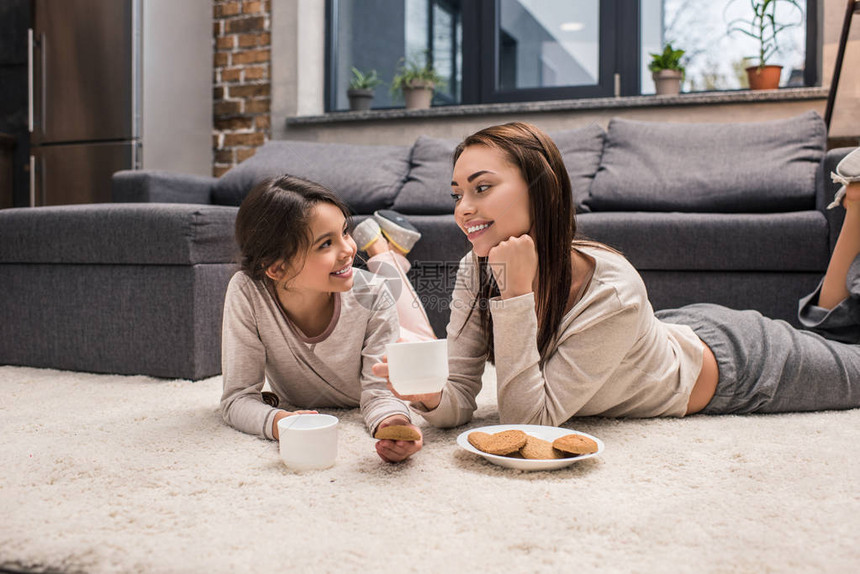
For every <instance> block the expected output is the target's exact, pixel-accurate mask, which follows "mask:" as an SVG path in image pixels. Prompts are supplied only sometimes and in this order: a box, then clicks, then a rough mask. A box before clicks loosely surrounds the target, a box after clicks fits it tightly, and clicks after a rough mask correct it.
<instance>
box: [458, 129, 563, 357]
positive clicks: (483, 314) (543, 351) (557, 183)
mask: <svg viewBox="0 0 860 574" xmlns="http://www.w3.org/2000/svg"><path fill="white" fill-rule="evenodd" d="M475 145H483V146H487V147H490V148H494V149H498V150H500V151H501V152H503V153H504V154H505V156H506V157H507V159H508V161H509V162H510V163H511V164H512V165H514V166H516V167H517V168H519V170H520V173H521V174H522V176H523V179H524V180H525V181H526V183H527V184H528V192H529V206H530V207H529V209H530V210H531V220H532V234H533V237H534V241H535V247H536V249H537V256H538V270H537V274H538V292H537V293H535V298H536V312H537V319H538V334H537V346H538V351H539V352H540V356H541V362H543V361H544V360H545V358H546V355H547V353H548V352H549V350H550V347H551V346H552V344H553V342H554V340H555V337H556V335H557V332H558V328H559V325H560V324H561V320H562V318H563V317H564V310H565V307H566V306H567V301H568V297H569V296H570V286H571V282H572V272H571V255H570V250H571V245H572V243H573V238H574V236H575V235H576V220H575V218H574V207H573V199H572V194H571V186H570V177H568V175H567V169H566V168H565V166H564V161H563V160H562V158H561V153H560V152H559V151H558V148H557V147H556V145H555V143H554V142H553V141H552V139H550V137H549V136H548V135H546V134H545V133H544V132H543V131H541V130H540V129H539V128H537V127H535V126H533V125H530V124H526V123H522V122H512V123H508V124H504V125H499V126H492V127H488V128H485V129H483V130H481V131H479V132H476V133H474V134H472V135H470V136H468V137H467V138H466V139H464V140H463V141H462V142H461V143H460V144H459V145H458V146H457V148H456V149H455V150H454V164H456V163H457V160H458V159H459V157H460V155H461V154H462V153H463V151H464V150H465V149H466V148H467V147H470V146H475ZM478 270H479V277H480V280H479V281H480V282H479V286H478V294H477V295H476V297H475V300H474V302H473V304H472V309H471V311H470V312H469V315H470V316H471V313H472V312H474V310H475V308H477V309H478V312H479V314H480V318H481V326H482V329H483V331H484V335H485V337H486V339H487V341H488V343H489V354H490V355H489V358H490V360H491V361H492V360H494V351H493V318H492V315H490V311H489V299H490V298H492V297H495V296H498V295H499V289H498V287H497V286H496V284H495V281H494V280H493V276H492V273H491V272H490V269H489V267H488V266H487V258H486V257H478ZM464 326H465V325H464Z"/></svg>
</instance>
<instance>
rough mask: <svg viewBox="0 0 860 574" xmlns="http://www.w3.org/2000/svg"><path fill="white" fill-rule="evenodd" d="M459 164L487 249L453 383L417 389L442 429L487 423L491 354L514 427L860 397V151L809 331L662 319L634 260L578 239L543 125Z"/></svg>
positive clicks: (847, 178) (418, 403) (470, 272)
mask: <svg viewBox="0 0 860 574" xmlns="http://www.w3.org/2000/svg"><path fill="white" fill-rule="evenodd" d="M454 162H455V163H454V174H453V181H452V182H451V186H452V192H453V193H452V195H453V198H454V201H455V202H456V208H455V219H456V221H457V223H458V225H459V227H460V228H461V229H462V231H463V233H465V234H466V235H467V236H468V238H469V241H470V242H471V243H472V248H473V252H472V253H471V254H470V255H467V256H466V257H465V258H464V259H463V260H462V261H461V263H460V269H459V273H458V283H457V285H456V287H455V289H454V293H453V300H452V312H451V320H450V323H449V325H448V341H449V344H448V352H449V358H450V364H449V371H450V373H451V375H450V380H449V381H448V384H447V385H446V387H445V388H444V390H443V391H442V392H441V393H434V394H430V395H418V396H406V397H401V398H403V399H406V400H410V401H413V402H412V407H413V409H414V410H416V411H418V412H420V413H421V414H422V415H423V416H424V418H425V419H427V420H428V421H429V422H430V423H432V424H434V425H436V426H440V427H450V426H456V425H460V424H463V423H465V422H467V421H468V420H469V419H470V418H471V416H472V413H473V411H474V410H475V396H476V395H477V393H478V391H479V390H480V388H481V372H482V371H483V369H484V362H485V361H486V360H487V359H488V358H489V359H490V360H494V361H495V365H496V373H497V378H498V397H497V400H498V407H499V414H500V418H501V421H502V422H503V423H534V424H546V425H560V424H562V423H564V422H565V421H566V420H568V419H569V418H571V417H573V416H589V415H600V416H610V417H622V416H628V417H654V416H683V415H689V414H693V413H697V412H703V413H711V414H717V413H750V412H781V411H807V410H824V409H845V408H853V407H857V406H860V345H858V343H860V256H858V254H860V183H857V182H860V151H855V152H853V153H852V154H850V155H849V156H848V157H846V158H845V159H844V160H843V161H842V162H841V163H840V164H839V167H838V168H837V172H838V175H835V176H834V179H838V180H839V181H841V182H842V183H843V184H845V186H846V188H847V189H846V191H847V196H846V197H845V206H846V211H847V212H846V217H845V223H844V225H843V227H842V231H841V234H840V237H839V240H838V243H837V245H836V248H835V250H834V252H833V255H832V259H831V262H830V265H829V267H828V270H827V274H826V276H825V278H824V280H823V281H822V283H821V285H820V286H819V288H818V289H817V290H816V291H815V292H814V293H812V294H811V295H809V296H808V297H806V298H804V299H803V300H802V308H801V310H800V319H801V321H802V323H803V324H804V326H806V327H807V328H808V329H809V330H797V329H794V328H793V327H791V326H790V325H789V324H788V323H785V322H783V321H775V320H771V319H767V318H765V317H763V316H762V315H760V314H759V313H757V312H755V311H733V310H730V309H727V308H724V307H720V306H717V305H710V304H698V305H690V306H687V307H684V308H681V309H677V310H669V311H661V312H658V313H654V311H653V310H652V307H651V305H650V303H649V302H648V297H647V293H646V291H645V286H644V283H643V281H642V279H641V278H640V276H639V274H638V273H637V272H636V270H635V269H634V268H633V266H632V265H631V264H630V263H629V262H628V261H627V260H626V259H625V258H624V257H623V256H622V255H621V254H619V253H618V252H616V251H614V250H612V249H610V248H608V247H606V246H603V245H600V244H596V243H592V242H586V241H581V240H575V239H574V236H575V231H576V227H575V222H574V211H573V205H572V203H571V193H570V182H569V180H568V176H567V171H566V169H565V167H564V164H563V163H562V159H561V156H560V154H559V151H558V149H557V148H556V146H555V144H554V143H553V142H552V141H551V140H550V139H549V137H547V136H546V134H544V133H543V132H542V131H540V130H539V129H537V128H536V127H534V126H530V125H528V124H522V123H512V124H507V125H503V126H495V127H491V128H487V129H485V130H482V131H479V132H477V133H475V134H473V135H472V136H469V137H467V138H466V139H465V140H464V141H463V142H462V143H461V144H460V145H459V146H458V147H457V149H456V151H455V153H454ZM374 372H375V373H377V374H379V375H381V376H387V365H385V364H377V365H374Z"/></svg>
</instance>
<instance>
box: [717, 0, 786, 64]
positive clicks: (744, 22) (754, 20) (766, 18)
mask: <svg viewBox="0 0 860 574" xmlns="http://www.w3.org/2000/svg"><path fill="white" fill-rule="evenodd" d="M734 2H735V0H732V1H731V2H729V3H728V4H727V5H726V10H728V7H729V6H730V5H732V4H733V3H734ZM778 5H789V6H793V7H794V8H796V9H797V12H798V13H799V14H800V19H799V20H798V21H797V22H788V23H782V22H778V21H777V18H776V8H777V6H778ZM750 7H751V8H752V15H751V16H749V17H747V18H735V19H734V20H732V21H731V22H729V23H728V33H729V34H730V35H731V34H733V33H735V32H740V33H741V34H745V35H747V36H749V37H750V38H752V39H753V40H755V41H756V42H758V45H759V50H758V56H757V57H755V56H750V57H749V59H750V60H753V59H757V60H758V67H759V68H763V67H764V66H766V65H767V63H768V62H769V61H770V59H771V58H772V57H773V55H774V54H776V53H777V52H778V51H779V46H778V45H777V37H778V36H779V34H780V32H782V31H783V30H785V29H786V28H793V27H795V26H800V25H801V24H802V23H803V8H802V7H801V6H800V4H798V2H797V0H750Z"/></svg>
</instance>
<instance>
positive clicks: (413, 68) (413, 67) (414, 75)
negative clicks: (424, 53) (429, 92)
mask: <svg viewBox="0 0 860 574" xmlns="http://www.w3.org/2000/svg"><path fill="white" fill-rule="evenodd" d="M444 85H445V79H444V78H443V77H442V76H440V75H439V73H438V72H436V68H434V67H433V62H432V61H431V59H430V58H429V57H425V58H424V62H423V63H422V62H420V61H418V59H415V58H413V59H410V60H409V61H408V62H406V61H404V59H403V58H401V59H400V64H399V65H398V67H397V71H396V72H395V73H394V78H393V79H392V80H391V94H392V95H397V94H398V93H400V92H402V91H403V90H404V89H408V88H422V87H429V88H430V89H433V88H435V87H439V86H444Z"/></svg>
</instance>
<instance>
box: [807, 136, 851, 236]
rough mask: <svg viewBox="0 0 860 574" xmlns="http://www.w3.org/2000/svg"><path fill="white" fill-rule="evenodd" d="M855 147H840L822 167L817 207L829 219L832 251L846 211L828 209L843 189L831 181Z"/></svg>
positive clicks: (831, 153) (829, 156)
mask: <svg viewBox="0 0 860 574" xmlns="http://www.w3.org/2000/svg"><path fill="white" fill-rule="evenodd" d="M854 149H855V148H853V147H840V148H835V149H832V150H830V151H828V152H827V154H826V155H825V156H824V162H823V163H822V166H821V178H822V180H823V181H822V185H819V186H818V197H817V198H816V199H815V207H816V208H818V209H819V210H821V211H823V212H824V216H825V217H826V218H827V225H828V227H829V228H830V251H831V252H832V251H833V247H834V246H835V245H836V238H837V237H839V230H840V229H842V221H843V220H844V219H845V211H844V210H843V209H842V208H836V209H827V206H828V205H829V204H830V202H832V201H833V198H834V197H835V196H836V192H837V191H839V188H840V187H841V185H840V184H838V183H834V182H833V180H832V179H830V174H831V172H835V171H836V165H837V164H838V163H839V162H840V161H842V158H844V157H845V156H846V155H848V154H849V153H850V152H852V151H854Z"/></svg>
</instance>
